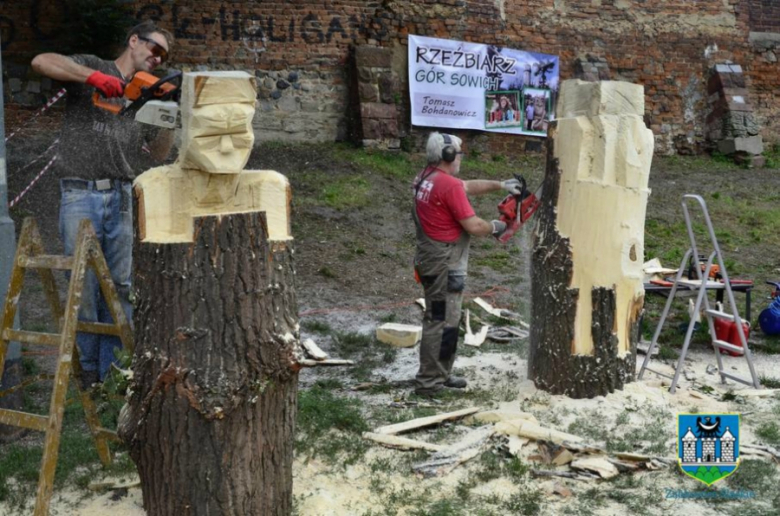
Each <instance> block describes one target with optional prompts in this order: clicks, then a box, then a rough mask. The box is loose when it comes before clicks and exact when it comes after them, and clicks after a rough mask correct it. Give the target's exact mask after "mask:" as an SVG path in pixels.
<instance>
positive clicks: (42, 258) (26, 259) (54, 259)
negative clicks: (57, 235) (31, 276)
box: [19, 254, 73, 271]
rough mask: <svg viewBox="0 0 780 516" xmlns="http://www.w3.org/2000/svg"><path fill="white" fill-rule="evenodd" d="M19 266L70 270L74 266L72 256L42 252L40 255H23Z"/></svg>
mask: <svg viewBox="0 0 780 516" xmlns="http://www.w3.org/2000/svg"><path fill="white" fill-rule="evenodd" d="M19 266H20V267H24V268H25V269H57V270H64V271H69V270H71V269H72V268H73V257H72V256H60V255H54V254H42V255H38V256H22V257H21V258H20V259H19Z"/></svg>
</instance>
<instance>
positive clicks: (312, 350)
mask: <svg viewBox="0 0 780 516" xmlns="http://www.w3.org/2000/svg"><path fill="white" fill-rule="evenodd" d="M301 345H302V346H303V350H304V351H305V352H306V354H307V355H309V357H310V358H313V359H314V360H325V359H326V358H328V354H327V353H325V352H324V351H322V350H321V349H320V347H319V346H318V345H317V344H315V343H314V341H313V340H312V339H306V340H304V341H303V343H302V344H301Z"/></svg>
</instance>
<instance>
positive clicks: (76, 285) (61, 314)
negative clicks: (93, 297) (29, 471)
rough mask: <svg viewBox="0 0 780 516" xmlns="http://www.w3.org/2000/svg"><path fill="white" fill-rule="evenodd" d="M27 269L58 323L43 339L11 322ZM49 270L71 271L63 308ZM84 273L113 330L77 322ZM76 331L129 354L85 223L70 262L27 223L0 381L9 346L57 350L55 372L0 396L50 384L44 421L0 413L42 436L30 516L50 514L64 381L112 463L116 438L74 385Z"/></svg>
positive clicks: (128, 335)
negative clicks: (115, 343) (107, 338)
mask: <svg viewBox="0 0 780 516" xmlns="http://www.w3.org/2000/svg"><path fill="white" fill-rule="evenodd" d="M26 269H28V270H29V269H32V270H35V271H37V272H38V274H39V275H40V278H41V282H42V283H43V289H44V292H45V294H46V298H47V299H48V301H49V304H50V306H51V310H52V315H53V316H54V319H55V321H56V322H57V326H58V328H59V331H60V333H42V332H32V331H24V330H15V329H13V323H14V317H15V316H16V311H17V309H18V307H19V299H20V297H21V293H22V284H23V282H24V275H25V270H26ZM53 270H65V271H70V284H69V286H68V294H67V296H68V297H67V299H66V301H65V306H64V308H63V306H62V304H61V302H60V297H59V294H58V293H57V287H56V284H55V281H54V274H53V272H52V271H53ZM88 270H92V271H93V272H94V273H95V275H96V277H97V280H98V283H99V284H100V289H101V291H102V293H103V296H104V298H105V300H106V304H107V305H108V309H109V312H110V313H111V317H112V319H113V321H114V323H113V324H103V323H87V322H82V321H79V320H78V311H79V305H80V303H81V295H82V291H83V289H84V282H85V279H86V275H87V271H88ZM77 331H79V332H86V333H99V334H105V335H116V336H118V337H119V338H120V340H121V341H122V345H123V346H124V347H125V348H126V349H128V350H131V351H132V349H133V333H132V330H131V328H130V325H129V323H128V321H127V318H126V316H125V313H124V310H123V309H122V306H121V304H120V302H119V296H118V295H117V293H116V289H115V288H114V283H113V281H112V279H111V273H110V272H109V270H108V265H107V264H106V259H105V258H104V256H103V253H102V251H101V250H100V244H99V242H98V240H97V237H96V236H95V231H94V229H92V224H91V223H90V222H89V220H82V221H81V223H80V225H79V232H78V236H77V240H76V247H75V251H74V253H73V256H55V255H47V254H45V253H44V249H43V245H42V244H41V237H40V234H39V232H38V227H37V225H36V223H35V220H34V219H33V218H27V219H25V221H24V224H23V225H22V231H21V235H20V237H19V245H18V246H17V250H16V256H15V258H14V265H13V269H12V271H11V282H10V285H9V288H8V296H7V297H6V300H5V312H4V314H3V319H2V326H0V376H2V372H3V367H4V364H5V356H6V352H7V350H8V344H9V342H11V341H17V342H26V343H30V344H39V345H49V346H55V347H56V348H57V349H58V353H57V369H56V372H55V374H54V376H53V378H52V377H51V376H50V375H42V376H39V377H36V378H32V379H30V380H28V381H25V382H22V383H21V384H20V385H17V386H15V387H13V388H11V389H8V390H6V391H3V392H0V397H2V396H5V395H6V394H10V393H11V392H13V391H15V390H18V389H21V388H24V387H25V386H27V385H29V384H30V383H33V382H35V381H38V380H39V379H41V378H42V377H43V378H49V379H53V380H54V389H53V392H52V397H51V404H50V408H49V413H48V415H38V414H30V413H25V412H19V411H15V410H8V409H0V423H3V424H6V425H11V426H16V427H22V428H29V429H32V430H38V431H40V432H45V433H46V438H45V441H44V449H43V461H42V464H41V472H40V476H39V479H38V492H37V495H36V499H35V512H34V514H35V515H36V516H45V515H47V514H48V513H49V502H50V500H51V495H52V491H53V482H54V472H55V470H56V467H57V456H58V454H59V445H60V433H61V431H62V418H63V414H64V412H65V397H66V394H67V391H68V379H69V378H73V379H74V386H75V387H76V390H77V392H78V395H79V398H80V399H81V403H82V405H83V407H84V412H85V414H86V420H87V425H88V426H89V429H90V431H91V433H92V436H93V437H94V438H95V444H96V447H97V451H98V455H99V456H100V460H101V462H103V464H105V465H108V464H110V463H111V454H110V451H109V447H108V440H109V439H112V440H113V439H117V436H116V432H113V431H111V430H108V429H105V428H102V427H101V426H100V421H99V419H98V415H97V411H96V409H95V402H94V401H93V400H92V398H91V396H90V394H89V392H88V391H84V390H82V389H81V383H80V381H79V379H80V378H81V366H80V364H79V350H78V346H77V345H76V332H77Z"/></svg>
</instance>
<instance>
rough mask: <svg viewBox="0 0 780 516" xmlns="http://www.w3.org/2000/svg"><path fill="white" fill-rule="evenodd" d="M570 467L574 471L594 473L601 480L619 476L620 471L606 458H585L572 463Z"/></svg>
mask: <svg viewBox="0 0 780 516" xmlns="http://www.w3.org/2000/svg"><path fill="white" fill-rule="evenodd" d="M570 466H571V467H572V468H573V469H580V470H586V471H592V472H594V473H596V474H598V475H599V476H600V477H601V478H612V477H614V476H617V474H618V469H617V467H615V465H614V464H612V463H611V462H609V460H607V458H606V457H585V458H582V459H576V460H574V461H572V463H571V464H570Z"/></svg>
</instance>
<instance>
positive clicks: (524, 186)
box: [513, 174, 528, 196]
mask: <svg viewBox="0 0 780 516" xmlns="http://www.w3.org/2000/svg"><path fill="white" fill-rule="evenodd" d="M513 175H514V176H515V179H517V180H518V181H520V195H521V196H523V194H524V193H525V192H526V190H528V186H527V184H526V182H525V178H524V177H523V176H522V175H521V174H513Z"/></svg>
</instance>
